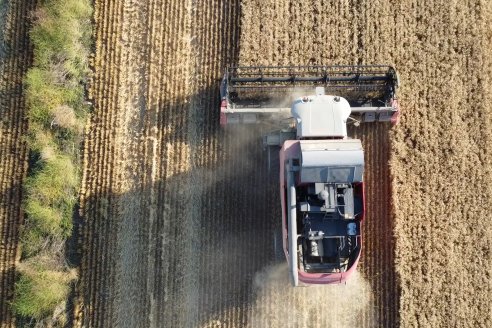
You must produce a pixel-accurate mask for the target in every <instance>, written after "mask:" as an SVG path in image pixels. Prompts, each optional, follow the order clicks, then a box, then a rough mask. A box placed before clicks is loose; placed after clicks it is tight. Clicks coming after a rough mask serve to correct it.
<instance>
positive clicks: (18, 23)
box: [0, 0, 34, 327]
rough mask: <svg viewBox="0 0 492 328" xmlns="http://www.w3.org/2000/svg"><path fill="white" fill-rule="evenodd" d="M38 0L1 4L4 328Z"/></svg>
mask: <svg viewBox="0 0 492 328" xmlns="http://www.w3.org/2000/svg"><path fill="white" fill-rule="evenodd" d="M33 5H34V1H21V0H13V1H2V2H1V3H0V327H13V326H14V324H15V319H14V317H13V315H12V312H11V310H10V308H9V303H10V302H11V301H12V297H13V293H14V282H15V266H16V263H17V260H18V257H19V255H20V252H19V247H18V239H19V227H20V225H21V223H22V221H23V216H22V212H21V198H22V181H23V179H24V177H25V175H26V172H27V151H26V143H25V139H24V134H25V132H26V128H27V124H26V123H27V122H26V120H25V117H24V115H25V112H26V106H25V101H24V96H23V85H22V79H23V78H24V74H25V72H26V70H27V68H28V67H29V64H30V62H31V50H32V49H31V48H30V45H29V41H28V40H29V39H28V36H27V32H28V27H29V26H28V19H27V18H28V14H29V11H30V10H31V9H32V8H33Z"/></svg>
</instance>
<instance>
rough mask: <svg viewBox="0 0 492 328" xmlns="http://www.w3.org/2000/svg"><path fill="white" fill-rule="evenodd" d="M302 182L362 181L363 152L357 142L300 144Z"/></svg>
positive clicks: (331, 141) (308, 142)
mask: <svg viewBox="0 0 492 328" xmlns="http://www.w3.org/2000/svg"><path fill="white" fill-rule="evenodd" d="M300 144H301V181H302V182H327V183H330V182H350V183H352V182H361V181H362V176H363V173H364V152H363V150H362V145H361V142H360V140H323V141H307V140H306V141H304V140H301V141H300Z"/></svg>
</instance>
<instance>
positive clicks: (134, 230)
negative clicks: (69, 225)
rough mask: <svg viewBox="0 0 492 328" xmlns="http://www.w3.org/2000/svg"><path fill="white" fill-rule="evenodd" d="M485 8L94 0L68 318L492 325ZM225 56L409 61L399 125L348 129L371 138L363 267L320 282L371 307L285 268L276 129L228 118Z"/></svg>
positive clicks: (142, 323)
mask: <svg viewBox="0 0 492 328" xmlns="http://www.w3.org/2000/svg"><path fill="white" fill-rule="evenodd" d="M490 6H491V5H490V4H488V3H485V2H483V3H482V2H480V1H476V2H460V3H450V2H449V1H447V2H445V1H433V2H426V3H425V5H424V4H423V2H422V3H420V2H419V1H410V0H407V1H401V2H398V3H397V4H389V3H386V2H383V1H381V2H379V1H376V2H375V1H359V2H356V3H352V2H339V1H325V2H320V1H314V0H312V1H283V2H278V1H259V0H243V1H241V2H240V1H232V2H231V1H226V0H216V1H212V0H210V1H191V0H188V1H165V0H149V1H145V2H142V1H136V0H134V1H102V0H96V1H95V23H96V26H95V39H96V40H95V42H96V50H95V54H94V58H93V68H94V76H93V79H92V82H91V88H90V93H91V98H92V99H93V102H94V108H95V111H94V114H93V116H92V118H91V120H90V122H88V125H87V135H88V137H87V139H86V142H85V149H84V156H85V160H84V163H85V166H84V178H83V187H82V191H81V209H80V215H81V222H80V226H79V233H80V245H81V264H80V268H81V273H80V282H79V285H78V288H77V293H76V294H77V295H76V296H77V297H76V302H75V303H76V308H75V322H74V324H75V325H76V326H82V327H105V326H119V327H157V326H163V325H166V326H167V325H170V326H176V327H247V326H251V327H268V326H271V325H273V326H275V325H278V326H289V325H290V326H295V327H312V326H319V327H329V326H330V325H331V326H336V327H344V326H347V327H351V326H354V324H359V325H360V326H363V327H396V326H398V325H401V326H432V327H448V326H470V327H474V326H488V325H490V320H491V319H490V314H487V313H486V314H483V313H482V315H480V313H481V311H480V310H481V307H480V304H489V302H490V297H491V296H490V295H492V293H491V291H490V268H491V265H490V249H489V248H490V232H491V231H490V228H489V227H488V226H487V225H485V220H483V219H480V218H481V217H482V216H484V214H483V212H485V211H486V210H487V209H490V205H491V204H490V195H491V193H490V187H489V186H488V185H487V181H489V180H490V178H491V177H490V149H485V147H486V146H484V145H490V131H491V125H490V104H491V101H490V91H491V90H490V77H491V75H490V74H491V71H490V54H489V53H488V52H487V50H488V49H490V37H491V31H490V26H492V25H491V24H490V23H491V22H490V17H491V15H492V13H491V8H490ZM402 13H405V15H402ZM311 18H312V19H311ZM231 63H236V64H237V63H239V64H245V65H267V64H268V65H285V64H354V63H366V64H369V63H388V64H394V65H395V66H396V67H397V68H398V70H399V72H400V75H401V76H400V77H401V80H402V88H401V90H400V102H401V105H402V109H403V117H402V121H401V124H400V125H399V126H397V127H396V128H393V129H391V128H390V127H389V126H387V125H384V124H373V125H364V126H362V127H360V128H357V129H355V128H354V129H351V131H350V133H351V135H352V136H354V137H357V138H360V139H362V141H363V145H364V149H365V153H366V176H365V179H366V183H367V205H368V208H367V212H368V215H367V217H366V221H365V225H364V239H365V243H364V251H363V254H362V258H361V263H360V270H359V271H360V275H359V276H358V277H357V279H356V280H354V284H350V283H349V284H347V286H339V287H341V288H342V289H341V291H340V290H339V289H340V288H338V289H333V290H330V289H326V291H327V293H331V292H333V293H335V294H337V295H349V296H351V297H353V299H355V300H362V301H361V304H362V306H358V307H352V304H350V303H347V302H346V300H344V301H345V302H341V301H340V302H341V303H339V307H335V308H334V312H327V313H326V314H325V315H320V312H321V311H322V309H324V307H323V306H325V307H330V306H331V304H329V303H330V299H326V295H325V293H323V292H320V290H321V289H316V292H314V291H313V293H316V294H318V293H321V296H322V297H320V298H319V299H320V300H322V301H320V302H314V301H313V299H312V298H310V297H309V294H310V293H308V292H306V290H293V289H291V288H290V287H289V286H287V285H286V284H285V283H283V282H284V280H285V275H286V272H285V266H282V265H277V263H276V262H275V260H274V249H273V242H272V237H273V233H274V231H275V230H276V229H278V226H279V224H280V220H279V215H280V209H279V206H278V203H279V202H278V194H277V183H278V178H277V175H276V172H275V171H274V170H273V171H270V172H269V171H268V169H267V163H266V156H265V154H264V153H263V151H262V150H261V147H259V138H258V137H259V136H260V135H261V133H263V132H264V131H267V129H268V128H267V127H263V126H255V127H243V128H238V129H236V130H235V131H223V130H220V129H219V127H218V105H219V103H218V81H219V79H220V77H221V73H222V69H223V68H224V67H225V66H226V65H228V64H231ZM472 109H473V110H472ZM470 113H471V114H470ZM457 177H464V179H459V180H458V179H457ZM463 180H466V181H470V182H471V183H470V184H469V185H473V186H475V187H476V188H477V189H476V190H468V191H466V192H465V191H464V190H465V189H466V188H464V186H462V184H461V183H460V182H461V181H463ZM468 188H470V187H468ZM477 190H481V192H477ZM456 208H460V210H459V211H457V210H454V209H456ZM416 250H418V251H416ZM481 267H483V268H485V269H484V270H483V271H481V270H480V268H481ZM470 268H473V269H471V270H472V271H471V272H473V274H469V273H470ZM281 286H284V289H281ZM465 286H472V287H471V288H470V287H468V288H465ZM487 286H488V289H487ZM308 291H309V289H308ZM339 298H341V296H340V297H339ZM339 298H337V300H338V299H339ZM279 300H282V304H278V302H279ZM286 309H287V310H289V309H293V310H292V311H289V312H288V315H286V312H285V310H286ZM352 312H353V313H355V319H356V321H355V323H354V321H351V320H354V318H353V317H351V318H349V316H350V315H351V313H352ZM285 318H287V319H288V320H287V322H286V321H285Z"/></svg>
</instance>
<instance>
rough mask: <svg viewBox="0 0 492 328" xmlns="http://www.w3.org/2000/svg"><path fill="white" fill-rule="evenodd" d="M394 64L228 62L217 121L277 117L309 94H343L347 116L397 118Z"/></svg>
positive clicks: (341, 95) (393, 120)
mask: <svg viewBox="0 0 492 328" xmlns="http://www.w3.org/2000/svg"><path fill="white" fill-rule="evenodd" d="M397 88H398V75H397V73H396V70H395V69H394V68H393V67H391V66H386V65H363V66H349V65H345V66H249V67H246V66H234V67H229V68H227V69H226V71H225V73H224V78H223V79H222V83H221V88H220V92H221V99H222V102H221V120H220V121H221V124H222V125H225V124H234V123H257V122H264V121H268V120H278V119H279V118H283V117H285V116H289V114H290V105H291V103H292V102H293V101H294V100H295V99H296V98H298V97H303V96H305V95H309V94H312V93H313V92H314V90H316V94H328V95H336V96H340V97H343V98H345V99H347V101H348V102H349V104H350V107H351V116H352V117H353V118H355V119H356V120H358V121H360V122H374V121H392V122H393V123H395V122H396V121H397V118H398V104H397V102H396V90H397Z"/></svg>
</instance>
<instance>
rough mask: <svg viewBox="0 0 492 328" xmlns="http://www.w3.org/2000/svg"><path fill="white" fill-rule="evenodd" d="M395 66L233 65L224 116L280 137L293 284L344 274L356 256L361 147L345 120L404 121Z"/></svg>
mask: <svg viewBox="0 0 492 328" xmlns="http://www.w3.org/2000/svg"><path fill="white" fill-rule="evenodd" d="M398 83H399V81H398V75H397V73H396V71H395V69H394V68H392V67H390V66H383V65H371V66H304V67H230V68H228V69H227V70H226V72H225V74H224V78H223V80H222V82H221V99H222V101H221V107H220V123H221V125H233V124H251V123H263V122H269V123H271V124H273V125H275V126H278V130H275V131H272V132H270V133H268V134H267V135H265V136H263V145H264V146H265V147H268V148H269V149H270V147H280V152H279V166H280V200H281V206H282V245H283V250H284V253H285V256H286V259H287V262H288V264H289V272H290V277H291V281H292V284H293V285H294V286H298V285H299V283H302V284H333V283H342V282H344V281H345V280H346V279H347V278H348V277H349V276H350V274H351V273H352V272H353V271H355V269H356V267H357V263H358V261H359V257H360V253H361V247H362V236H361V224H362V221H363V219H364V211H365V203H364V181H363V173H364V153H363V150H362V144H361V141H360V140H357V139H351V138H349V137H348V136H347V124H348V123H353V124H355V125H359V124H360V123H369V122H378V121H379V122H391V123H393V124H395V123H397V122H398V115H399V108H398V102H397V100H396V90H397V87H398Z"/></svg>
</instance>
